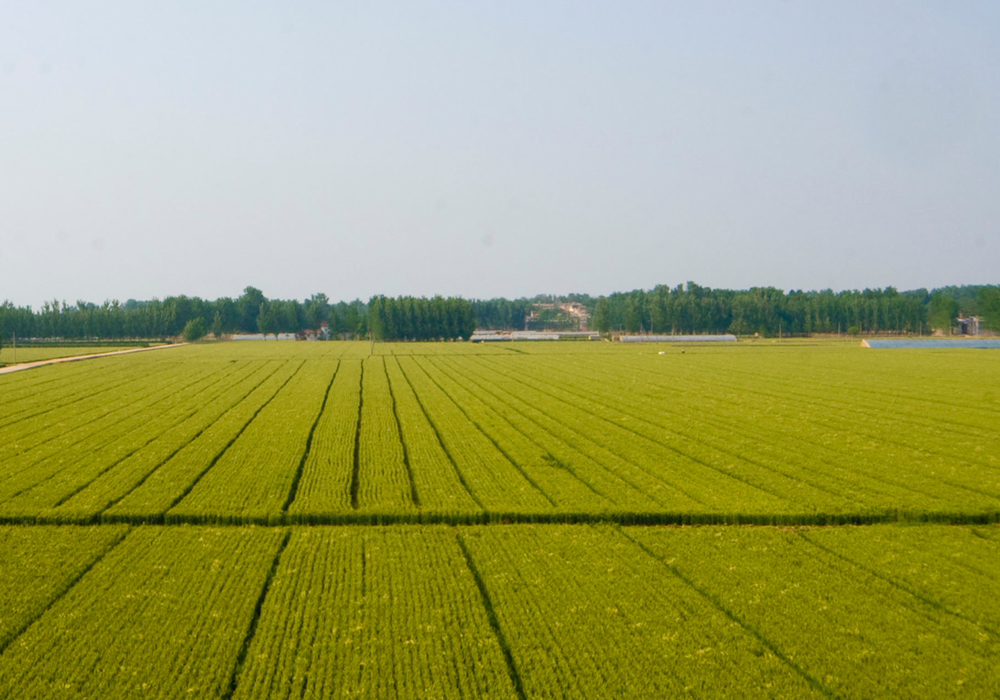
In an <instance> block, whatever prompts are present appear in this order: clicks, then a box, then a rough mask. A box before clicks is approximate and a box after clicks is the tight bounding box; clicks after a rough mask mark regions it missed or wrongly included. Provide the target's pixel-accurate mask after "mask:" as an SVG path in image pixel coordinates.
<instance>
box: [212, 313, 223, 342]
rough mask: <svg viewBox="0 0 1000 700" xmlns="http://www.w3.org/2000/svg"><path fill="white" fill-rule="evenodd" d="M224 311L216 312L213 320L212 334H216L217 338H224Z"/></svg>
mask: <svg viewBox="0 0 1000 700" xmlns="http://www.w3.org/2000/svg"><path fill="white" fill-rule="evenodd" d="M222 330H223V328H222V312H220V311H216V312H215V319H214V320H213V321H212V334H213V335H214V336H215V339H216V340H219V339H221V338H222Z"/></svg>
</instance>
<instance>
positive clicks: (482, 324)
mask: <svg viewBox="0 0 1000 700" xmlns="http://www.w3.org/2000/svg"><path fill="white" fill-rule="evenodd" d="M562 302H577V303H580V304H584V305H585V306H587V307H588V309H589V310H590V313H591V319H590V328H592V329H594V330H599V331H602V332H608V331H624V332H629V333H641V332H651V333H736V334H738V335H749V334H753V333H760V334H761V335H777V334H778V333H779V332H780V333H836V332H844V333H847V332H850V333H877V332H883V331H890V332H909V333H917V332H924V333H926V332H928V331H930V329H932V328H943V329H949V328H951V327H952V326H953V325H954V323H955V319H956V318H957V317H958V316H959V315H978V316H980V317H982V319H983V323H984V326H985V327H986V328H991V329H993V330H997V331H1000V286H995V285H994V286H991V285H986V286H965V287H943V288H940V289H935V290H930V291H928V290H926V289H917V290H912V291H906V292H900V291H897V290H896V289H894V288H893V287H886V288H884V289H865V290H863V291H857V290H850V291H842V292H834V291H832V290H829V289H827V290H823V291H812V292H804V291H791V292H785V291H783V290H781V289H776V288H774V287H755V288H753V289H748V290H729V289H712V288H710V287H702V286H700V285H697V284H695V283H693V282H688V283H687V284H686V285H677V286H676V287H669V286H666V285H661V286H658V287H655V288H653V289H651V290H642V289H637V290H634V291H631V292H615V293H614V294H609V295H607V296H601V297H591V296H588V295H585V294H570V295H565V296H553V295H539V296H537V297H534V298H530V299H529V298H522V299H513V300H510V299H502V298H500V299H488V300H472V301H467V300H464V299H459V298H451V297H449V298H445V297H434V298H431V299H427V298H418V297H395V298H390V297H384V296H376V297H372V298H371V299H370V300H369V302H368V303H365V302H362V301H360V300H355V301H352V302H344V301H341V302H337V303H331V301H330V300H329V298H328V297H327V296H326V295H325V294H314V295H312V296H311V297H309V298H308V299H305V300H303V301H298V300H295V299H286V300H282V299H268V298H267V297H266V296H265V295H264V293H263V292H262V291H261V290H259V289H257V288H256V287H247V288H246V289H244V290H243V294H242V295H241V296H239V297H238V298H235V299H233V298H230V297H222V298H220V299H216V300H215V301H207V300H204V299H200V298H198V297H187V296H176V297H167V298H166V299H163V300H159V299H153V300H150V301H136V300H134V299H129V300H128V301H126V302H125V303H119V302H118V301H106V302H104V303H103V304H100V305H98V304H93V303H88V302H84V301H78V302H77V303H76V304H72V305H71V304H67V303H66V302H60V301H51V302H46V303H44V304H43V305H42V307H41V308H40V309H37V310H35V309H32V308H31V307H27V306H25V307H19V306H14V305H13V304H12V303H10V302H4V303H3V304H0V337H3V338H4V339H5V340H6V339H9V338H10V337H11V334H13V333H16V334H17V335H18V337H21V338H66V339H92V338H107V339H114V338H122V339H124V338H167V337H176V336H179V335H182V334H183V332H184V329H185V328H187V327H188V324H189V323H191V322H193V321H197V322H196V323H195V325H194V326H193V328H199V329H200V328H204V330H205V332H212V333H214V334H215V335H216V336H221V335H223V334H229V333H266V334H272V333H297V332H299V331H302V330H305V329H307V328H313V329H318V328H319V327H320V325H321V324H322V323H328V324H329V327H330V331H331V333H332V334H333V336H334V337H341V338H352V337H353V338H357V337H366V336H367V335H368V332H369V330H370V331H371V334H372V337H374V338H376V339H380V340H396V339H412V340H431V339H438V338H468V337H469V336H470V335H471V334H472V332H473V331H474V330H475V329H477V328H480V329H493V330H500V329H521V328H524V324H525V319H526V317H528V315H529V314H530V313H531V311H532V309H533V308H534V304H536V303H547V304H552V303H562Z"/></svg>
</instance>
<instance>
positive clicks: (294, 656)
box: [0, 525, 1000, 699]
mask: <svg viewBox="0 0 1000 700" xmlns="http://www.w3.org/2000/svg"><path fill="white" fill-rule="evenodd" d="M123 537H124V539H123ZM998 555H1000V531H998V529H997V527H996V526H985V527H981V528H963V527H955V526H922V527H912V526H898V525H897V526H872V527H868V528H833V529H829V528H820V529H798V530H792V529H772V528H713V527H703V528H645V527H625V528H619V527H592V526H585V525H511V526H496V525H492V526H472V527H461V528H449V527H445V526H430V527H427V526H425V527H412V526H395V527H358V526H349V527H293V528H289V529H286V528H240V527H232V528H223V529H217V528H211V527H206V526H195V527H169V526H141V527H134V528H131V530H127V529H126V527H125V526H108V525H100V526H95V527H75V528H54V527H24V526H6V527H0V559H2V560H3V561H4V562H8V564H7V565H6V566H5V567H3V569H2V570H0V601H2V602H3V608H2V610H3V611H4V613H3V615H2V616H0V694H2V695H3V696H4V697H9V698H36V697H37V698H42V697H53V696H58V695H61V694H66V695H72V696H74V697H104V698H111V699H113V698H117V697H137V696H149V697H163V698H172V697H190V696H191V695H195V696H197V697H204V698H213V697H214V698H221V697H237V698H250V697H273V698H291V697H296V698H327V697H380V698H383V697H395V698H417V697H442V698H450V697H454V698H460V697H498V698H499V697H507V698H513V697H530V698H536V697H537V698H561V697H574V698H610V697H668V696H675V695H695V696H703V697H704V696H708V697H756V696H760V697H809V696H816V697H824V696H825V697H844V698H852V697H859V698H860V697H876V696H877V697H904V696H922V697H942V696H953V695H955V696H957V695H965V696H974V697H987V696H990V695H991V694H992V693H994V691H995V689H996V687H997V684H998V683H1000V668H998V667H997V665H996V663H995V661H996V658H997V655H998V654H1000V587H998V581H1000V568H998V562H1000V556H998Z"/></svg>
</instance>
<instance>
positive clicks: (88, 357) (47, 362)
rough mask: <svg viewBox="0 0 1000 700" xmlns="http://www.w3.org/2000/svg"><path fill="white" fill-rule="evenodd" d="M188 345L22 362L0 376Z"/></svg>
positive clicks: (179, 344)
mask: <svg viewBox="0 0 1000 700" xmlns="http://www.w3.org/2000/svg"><path fill="white" fill-rule="evenodd" d="M189 344H190V343H171V344H169V345H154V346H153V347H151V348H132V349H130V350H114V351H112V352H99V353H96V354H94V355H72V356H70V357H54V358H52V359H51V360H38V361H36V362H22V363H20V364H16V365H9V366H7V367H0V374H11V373H12V372H20V371H22V370H26V369H34V368H35V367H44V366H45V365H57V364H61V363H63V362H79V361H80V360H93V359H94V358H97V357H111V356H112V355H127V354H129V353H133V352H146V351H147V350H165V349H166V348H179V347H182V346H184V345H189Z"/></svg>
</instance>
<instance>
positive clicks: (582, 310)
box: [524, 301, 590, 331]
mask: <svg viewBox="0 0 1000 700" xmlns="http://www.w3.org/2000/svg"><path fill="white" fill-rule="evenodd" d="M551 309H557V310H558V311H559V313H560V314H561V315H562V316H563V317H567V316H568V317H570V319H572V320H574V321H575V322H576V323H577V324H578V326H579V328H580V330H581V331H586V330H587V321H589V320H590V309H588V308H587V307H586V306H584V305H583V304H580V303H577V302H575V301H571V302H565V303H562V304H545V303H539V304H532V309H531V311H530V312H529V313H528V315H527V316H525V318H524V326H525V329H526V330H527V328H528V326H529V325H534V324H536V323H538V322H539V321H540V318H539V311H545V310H551Z"/></svg>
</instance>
